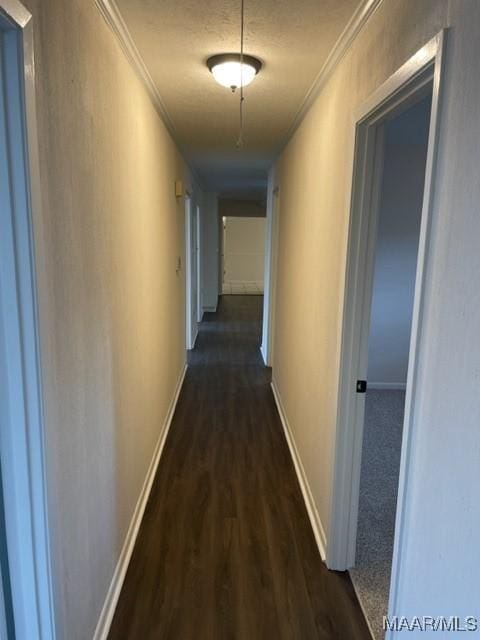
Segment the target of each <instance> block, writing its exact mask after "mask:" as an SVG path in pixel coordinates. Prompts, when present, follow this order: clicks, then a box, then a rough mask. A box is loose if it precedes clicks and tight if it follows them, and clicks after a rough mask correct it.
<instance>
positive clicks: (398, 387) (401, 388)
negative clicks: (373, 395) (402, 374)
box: [367, 382, 407, 391]
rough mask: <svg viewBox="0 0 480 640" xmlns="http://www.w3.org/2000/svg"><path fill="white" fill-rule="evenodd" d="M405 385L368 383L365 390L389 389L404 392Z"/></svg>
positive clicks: (399, 383) (400, 383) (398, 383)
mask: <svg viewBox="0 0 480 640" xmlns="http://www.w3.org/2000/svg"><path fill="white" fill-rule="evenodd" d="M406 388H407V385H406V383H405V382H368V383H367V389H378V390H381V389H385V390H386V389H390V390H392V391H405V389H406Z"/></svg>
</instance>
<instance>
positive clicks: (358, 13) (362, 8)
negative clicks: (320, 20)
mask: <svg viewBox="0 0 480 640" xmlns="http://www.w3.org/2000/svg"><path fill="white" fill-rule="evenodd" d="M382 1H383V0H362V2H361V3H360V5H359V6H358V7H357V9H356V10H355V12H354V14H353V15H352V17H351V18H350V20H349V21H348V23H347V25H346V26H345V28H344V30H343V31H342V33H341V34H340V36H339V38H338V40H337V41H336V42H335V44H334V45H333V48H332V50H331V51H330V53H329V54H328V57H327V59H326V60H325V63H324V65H323V67H322V68H321V69H320V71H319V73H318V75H317V76H316V78H315V80H314V81H313V83H312V85H311V87H310V89H309V90H308V91H307V94H306V96H305V98H304V99H303V101H302V104H301V105H300V108H299V109H298V111H297V113H296V114H295V116H294V118H293V121H292V124H291V125H290V128H289V129H288V131H287V134H286V136H285V139H284V141H283V142H282V144H281V146H280V148H279V149H278V152H277V154H276V157H277V159H278V157H279V156H280V155H281V154H282V152H283V151H284V149H285V147H286V146H287V144H288V143H289V142H290V140H291V139H292V137H293V134H294V133H295V131H296V130H297V129H298V127H299V126H300V124H301V123H302V121H303V119H304V118H305V116H306V115H307V113H308V111H309V110H310V108H311V106H312V105H313V103H314V102H315V100H316V99H317V98H318V96H319V94H320V92H321V90H322V89H323V87H324V86H325V84H326V83H327V81H328V79H329V78H330V76H331V75H332V73H333V71H334V70H335V68H336V66H337V65H338V64H339V62H340V61H341V59H342V58H343V56H344V55H345V54H346V53H347V51H348V49H349V48H350V46H351V44H352V43H353V41H354V40H355V38H356V37H357V36H358V34H359V33H360V31H361V30H362V28H363V27H364V25H365V23H366V22H367V21H368V19H369V18H370V17H371V16H372V15H373V14H374V13H375V11H376V10H377V9H378V7H379V6H380V5H381V3H382Z"/></svg>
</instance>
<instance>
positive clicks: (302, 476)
mask: <svg viewBox="0 0 480 640" xmlns="http://www.w3.org/2000/svg"><path fill="white" fill-rule="evenodd" d="M270 386H271V388H272V392H273V397H274V399H275V404H276V405H277V410H278V415H279V416H280V420H281V422H282V426H283V432H284V433H285V438H286V440H287V444H288V448H289V449H290V455H291V456H292V460H293V464H294V466H295V471H296V474H297V478H298V483H299V485H300V489H301V491H302V496H303V500H304V502H305V506H306V508H307V513H308V517H309V519H310V524H311V525H312V529H313V535H314V536H315V540H316V543H317V547H318V551H319V552H320V556H321V558H322V560H323V561H325V557H326V549H327V538H326V535H325V529H324V528H323V525H322V521H321V519H320V515H319V513H318V511H317V507H316V505H315V500H314V499H313V494H312V492H311V490H310V485H309V484H308V480H307V474H306V473H305V469H304V468H303V464H302V459H301V458H300V454H299V452H298V449H297V445H296V444H295V438H294V437H293V433H292V430H291V429H290V425H289V423H288V418H287V414H286V413H285V409H284V408H283V404H282V400H281V398H280V393H279V391H278V389H277V386H276V384H275V381H273V380H272V382H271V384H270Z"/></svg>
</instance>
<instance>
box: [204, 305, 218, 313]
mask: <svg viewBox="0 0 480 640" xmlns="http://www.w3.org/2000/svg"><path fill="white" fill-rule="evenodd" d="M216 311H217V307H216V306H215V307H203V313H215V312H216Z"/></svg>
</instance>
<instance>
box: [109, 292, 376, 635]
mask: <svg viewBox="0 0 480 640" xmlns="http://www.w3.org/2000/svg"><path fill="white" fill-rule="evenodd" d="M262 302H263V298H262V297H261V296H223V297H222V298H221V303H220V305H219V309H218V311H217V313H215V314H206V317H205V320H204V322H203V323H202V324H201V327H200V333H199V337H198V340H197V347H196V349H195V350H194V351H193V352H192V353H191V355H190V358H189V368H188V371H187V376H186V378H185V383H184V386H183V389H182V392H181V394H180V398H179V402H178V405H177V409H176V412H175V416H174V419H173V422H172V426H171V429H170V433H169V435H168V438H167V442H166V445H165V449H164V452H163V455H162V458H161V461H160V465H159V470H158V473H157V476H156V478H155V481H154V485H153V489H152V493H151V496H150V499H149V502H148V505H147V508H146V512H145V516H144V520H143V523H142V526H141V529H140V533H139V536H138V539H137V543H136V546H135V549H134V553H133V556H132V560H131V563H130V566H129V569H128V572H127V576H126V579H125V583H124V586H123V589H122V593H121V595H120V599H119V602H118V606H117V610H116V613H115V616H114V620H113V624H112V627H111V631H110V635H109V639H110V640H127V639H132V640H133V639H135V640H149V639H154V638H155V639H162V640H167V639H168V640H170V639H171V640H187V639H192V640H193V639H195V640H229V639H235V640H236V639H238V640H243V639H245V640H257V639H258V640H263V639H275V640H277V639H278V640H293V639H298V640H310V639H312V640H313V639H320V640H327V639H333V638H335V639H338V640H349V639H350V638H351V639H352V640H369V638H370V635H369V632H368V630H367V627H366V624H365V621H364V618H363V616H362V613H361V611H360V608H359V605H358V602H357V600H356V597H355V594H354V592H353V589H352V586H351V582H350V579H349V577H348V575H347V574H340V573H334V572H330V571H328V570H327V569H326V568H325V566H324V565H323V563H322V561H321V559H320V557H319V554H318V551H317V548H316V545H315V540H314V537H313V532H312V530H311V527H310V524H309V520H308V516H307V512H306V509H305V505H304V503H303V499H302V495H301V492H300V488H299V486H298V482H297V479H296V476H295V471H294V467H293V463H292V460H291V458H290V454H289V450H288V446H287V443H286V441H285V438H284V435H283V431H282V427H281V423H280V418H279V416H278V413H277V410H276V407H275V403H274V400H273V396H272V392H271V389H270V386H269V384H270V377H271V372H270V370H269V369H267V368H265V367H264V366H263V364H262V361H261V356H260V352H259V343H260V331H261V312H262V311H261V310H262Z"/></svg>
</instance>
